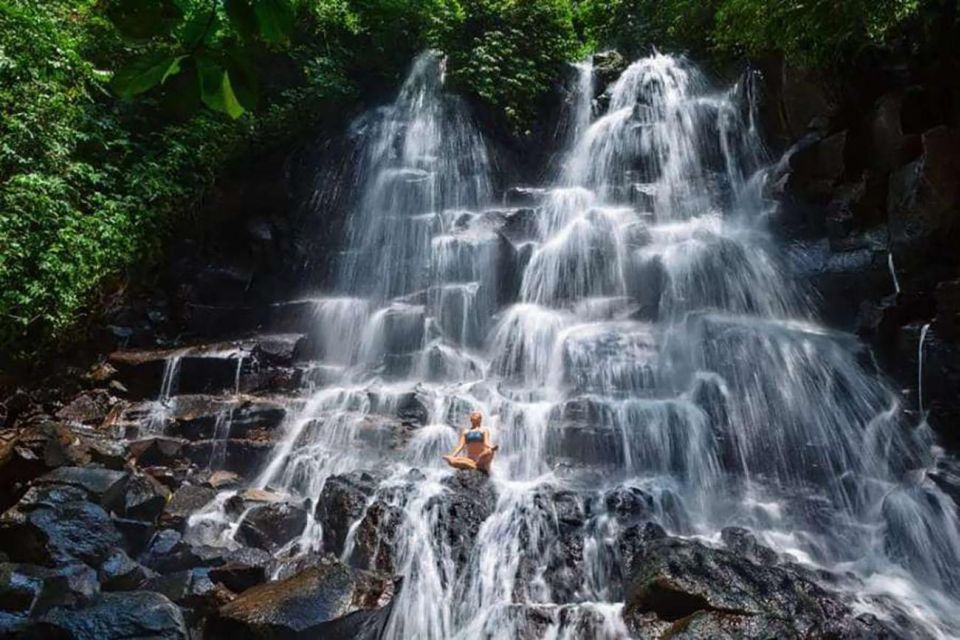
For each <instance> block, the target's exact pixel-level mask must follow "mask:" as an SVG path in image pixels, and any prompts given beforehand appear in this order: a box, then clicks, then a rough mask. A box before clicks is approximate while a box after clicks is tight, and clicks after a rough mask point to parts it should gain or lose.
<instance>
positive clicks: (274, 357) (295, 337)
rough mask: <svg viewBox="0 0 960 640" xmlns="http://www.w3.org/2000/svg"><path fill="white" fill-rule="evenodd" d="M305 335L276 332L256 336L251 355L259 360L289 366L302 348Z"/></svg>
mask: <svg viewBox="0 0 960 640" xmlns="http://www.w3.org/2000/svg"><path fill="white" fill-rule="evenodd" d="M305 339H306V337H305V336H304V334H302V333H277V334H270V335H263V336H258V337H257V339H256V345H255V346H254V347H253V355H254V357H256V358H257V359H258V360H259V361H260V362H263V363H266V364H269V365H274V366H289V365H290V364H292V363H293V361H294V360H295V359H296V358H297V356H298V355H299V354H300V352H301V351H302V349H303V346H304V343H305Z"/></svg>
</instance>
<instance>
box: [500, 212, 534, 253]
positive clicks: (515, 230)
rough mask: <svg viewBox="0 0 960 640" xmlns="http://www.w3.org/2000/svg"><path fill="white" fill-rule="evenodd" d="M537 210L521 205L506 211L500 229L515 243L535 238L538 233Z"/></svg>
mask: <svg viewBox="0 0 960 640" xmlns="http://www.w3.org/2000/svg"><path fill="white" fill-rule="evenodd" d="M538 226H539V225H538V221H537V210H536V209H534V208H531V207H522V208H519V209H513V210H511V211H508V212H507V214H506V219H505V221H504V224H503V227H502V231H503V234H504V235H505V236H506V237H507V239H509V240H510V242H512V243H514V244H517V243H520V242H526V241H529V240H535V239H536V238H537V233H538Z"/></svg>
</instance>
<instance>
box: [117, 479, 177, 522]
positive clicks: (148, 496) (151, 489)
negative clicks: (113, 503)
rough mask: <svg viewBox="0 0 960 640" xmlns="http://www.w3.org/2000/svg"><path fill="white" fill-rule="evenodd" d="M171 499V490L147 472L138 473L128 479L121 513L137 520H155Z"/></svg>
mask: <svg viewBox="0 0 960 640" xmlns="http://www.w3.org/2000/svg"><path fill="white" fill-rule="evenodd" d="M169 499H170V490H169V489H167V488H166V487H165V486H163V485H162V484H160V483H159V482H157V481H156V480H154V479H153V478H152V477H150V476H149V475H146V474H137V475H134V476H132V477H130V479H129V480H128V481H127V485H126V488H125V491H124V496H123V505H122V507H121V509H120V513H121V515H123V516H124V517H126V518H133V519H135V520H146V521H149V522H154V521H155V520H156V519H157V518H158V517H159V516H160V514H161V513H162V512H163V510H164V508H165V507H166V505H167V501H168V500H169Z"/></svg>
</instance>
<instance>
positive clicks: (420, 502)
mask: <svg viewBox="0 0 960 640" xmlns="http://www.w3.org/2000/svg"><path fill="white" fill-rule="evenodd" d="M443 65H444V63H443V60H442V59H440V58H439V57H438V56H436V55H434V54H424V55H422V56H421V57H419V58H418V59H417V61H416V62H415V64H414V65H413V69H412V71H411V73H410V76H409V77H408V79H407V81H406V82H405V84H404V85H403V88H402V89H401V91H400V94H399V96H398V97H397V99H396V101H395V102H394V103H393V104H391V105H389V106H386V107H383V108H381V109H377V110H375V111H373V112H371V113H369V114H367V115H366V116H364V117H363V118H361V119H360V120H359V121H358V122H357V123H356V125H355V128H356V132H357V135H358V136H359V137H360V139H361V140H362V144H363V145H364V146H363V154H362V158H363V159H362V163H363V164H362V166H361V167H360V168H359V176H360V182H359V187H358V188H359V197H358V198H357V204H356V206H355V207H354V210H353V212H352V214H351V216H350V218H349V223H348V227H349V231H348V238H347V241H346V243H345V244H346V248H347V251H346V254H345V256H344V259H343V260H342V264H341V267H340V269H339V271H338V273H337V276H336V282H335V285H334V286H333V288H332V290H331V291H330V292H329V293H328V295H326V296H325V297H323V298H322V299H321V300H320V301H319V302H318V303H317V316H316V318H317V320H316V322H317V326H318V331H319V332H320V335H322V337H323V340H322V345H321V350H322V355H321V356H320V362H319V363H318V366H319V368H320V369H322V371H323V376H322V380H321V382H320V384H319V387H318V388H317V389H316V390H315V391H314V392H313V393H312V396H311V397H309V398H308V399H307V400H306V402H305V406H304V408H303V409H302V411H300V412H298V413H297V414H296V415H295V416H294V417H292V418H290V419H289V420H288V421H287V423H286V425H285V429H286V431H285V435H284V439H283V441H282V443H280V444H279V445H278V447H277V449H276V451H275V454H274V456H273V458H272V460H271V462H270V464H269V465H268V466H267V467H266V468H265V469H264V470H263V472H262V474H261V475H260V478H259V479H258V481H257V484H258V485H259V486H262V487H268V486H269V487H275V488H281V489H283V490H285V491H288V492H291V493H294V494H298V495H302V496H304V497H307V498H310V499H312V500H315V499H316V497H317V496H318V495H319V494H320V492H321V490H322V488H323V486H324V483H325V482H326V480H327V479H328V478H329V477H330V476H332V475H334V474H342V473H346V472H349V471H354V470H358V469H361V470H372V471H375V472H377V473H378V474H379V475H378V477H380V478H382V480H381V483H380V489H379V490H378V497H379V498H382V499H385V500H388V501H389V502H390V504H391V506H392V507H395V508H396V509H397V511H396V512H397V513H399V514H402V517H401V523H400V525H399V528H398V533H397V539H396V560H395V566H396V569H397V572H398V573H400V574H402V575H404V576H405V583H404V586H403V589H402V590H401V592H400V595H399V596H398V598H397V600H396V602H395V603H394V607H393V613H392V617H391V620H390V625H389V628H388V636H389V637H391V638H423V639H427V638H436V639H446V638H454V637H462V638H473V637H481V636H482V637H486V638H503V639H508V638H514V637H517V636H519V635H520V634H521V627H522V625H523V624H524V620H525V615H524V611H525V610H528V609H531V608H534V607H536V608H537V609H538V611H540V612H541V613H542V615H544V616H546V617H547V619H548V620H549V621H550V622H549V624H548V629H549V631H548V636H547V637H551V638H574V637H577V638H622V637H626V635H627V631H626V628H625V627H624V624H623V622H622V620H621V618H620V611H621V609H622V599H623V593H622V592H621V591H620V590H619V589H618V588H613V587H612V586H611V584H612V583H611V580H610V575H611V573H612V572H613V571H616V570H617V566H616V565H617V564H618V562H620V559H619V558H617V557H616V554H615V553H614V552H612V551H611V544H610V541H611V540H613V539H615V538H616V535H617V529H616V522H615V521H613V520H612V519H611V518H609V517H606V516H605V515H604V514H603V513H599V514H597V515H595V516H594V519H593V521H592V523H591V525H590V526H587V527H584V529H583V534H582V536H583V540H582V544H583V557H582V560H581V563H582V565H583V566H582V567H581V568H582V573H583V576H584V578H583V580H582V583H581V584H579V585H578V587H577V588H576V589H572V590H564V589H559V588H558V587H557V582H556V580H555V579H554V578H553V577H551V576H550V575H547V574H545V573H543V571H546V569H543V570H541V571H537V570H530V565H531V563H533V565H534V566H540V565H543V566H546V565H548V564H549V559H550V558H551V554H555V553H558V551H557V544H558V541H559V540H560V537H561V531H560V526H559V525H558V521H557V517H556V514H555V513H554V512H553V511H552V510H551V509H549V508H544V506H543V504H544V501H545V497H546V502H547V503H549V501H550V499H551V496H554V495H557V494H558V493H561V492H570V493H572V494H574V495H576V496H579V498H577V499H578V500H581V501H588V497H589V496H600V495H602V494H603V493H604V492H605V491H608V490H611V489H615V488H617V487H628V488H634V489H636V490H639V491H642V492H644V494H645V495H647V496H649V497H650V498H651V500H652V502H653V504H654V505H655V506H654V508H653V513H654V516H653V517H654V518H655V519H657V520H658V521H659V523H660V524H662V525H663V526H664V527H666V528H667V530H668V531H670V532H671V533H672V534H675V535H683V536H698V537H701V538H704V539H707V540H712V539H716V537H717V535H718V532H719V530H720V529H721V528H722V527H725V526H729V525H739V526H745V527H748V528H750V529H752V530H753V531H754V532H755V533H756V534H757V535H758V537H759V538H760V539H761V540H762V541H764V542H765V543H766V544H768V545H770V546H772V547H773V548H774V549H776V550H777V551H778V552H781V553H790V554H792V555H794V557H795V558H797V559H798V560H801V561H804V562H807V563H809V564H812V565H815V566H819V567H825V568H830V569H842V570H845V571H851V572H853V573H855V574H857V575H859V576H861V577H863V578H864V579H865V580H866V581H867V583H868V584H869V585H870V588H871V589H872V590H873V591H874V592H877V593H894V594H896V597H897V598H898V599H899V601H900V602H902V603H903V608H904V609H905V610H908V611H910V612H911V615H913V616H914V617H917V618H919V619H920V620H921V621H922V623H923V624H926V625H928V626H929V628H930V630H931V633H932V634H935V635H936V634H942V635H944V636H946V635H951V634H955V633H960V629H958V628H957V626H956V624H957V621H956V619H953V620H951V616H952V615H953V614H955V612H956V610H955V609H952V607H955V606H956V600H955V599H954V598H955V597H956V595H957V594H958V593H960V583H958V582H960V571H958V569H957V567H958V566H960V565H958V563H960V534H958V528H957V520H956V517H955V515H953V512H952V511H951V509H950V503H949V499H948V498H946V496H944V495H943V494H942V493H940V492H939V491H938V490H937V489H936V488H935V487H934V486H932V485H931V484H930V483H929V482H928V481H927V482H924V481H921V480H911V479H912V478H916V477H917V474H915V473H911V471H913V470H916V469H921V468H923V467H924V466H926V465H929V464H931V462H932V460H931V459H930V455H931V454H930V453H929V451H930V441H929V435H928V434H927V433H926V431H925V428H924V427H919V428H914V427H913V426H912V425H910V424H908V423H907V422H906V420H905V418H904V413H903V411H902V408H901V407H900V404H899V400H898V397H897V395H896V394H895V393H894V392H892V391H891V390H890V389H889V388H888V387H887V386H886V385H885V383H884V382H883V381H882V380H879V379H877V377H876V376H875V374H872V373H868V372H866V371H864V370H863V369H862V368H861V366H860V365H859V364H858V362H857V360H856V358H855V356H854V351H855V350H856V349H857V347H858V345H857V344H856V341H855V340H854V339H853V338H852V337H850V336H847V335H843V334H837V333H834V332H832V331H829V330H827V329H825V328H823V327H821V326H819V325H818V324H817V322H816V320H815V318H814V317H813V313H812V311H811V310H810V308H811V307H810V305H809V303H808V302H807V300H806V299H805V297H804V296H803V295H802V293H801V291H799V290H798V289H797V288H796V287H795V286H794V284H793V283H792V281H791V279H790V277H789V275H788V274H787V273H785V268H784V266H783V264H782V262H781V259H780V252H779V248H778V247H777V246H776V245H775V244H774V243H773V242H772V241H771V240H770V238H768V236H767V234H766V232H765V229H764V221H766V220H768V219H769V215H768V214H769V213H770V211H769V210H770V208H771V205H770V203H768V202H766V201H764V200H763V198H762V197H761V194H762V193H763V184H764V183H763V181H764V178H765V171H764V169H765V165H764V153H763V146H762V144H761V142H760V140H759V138H758V135H757V131H756V129H755V127H754V126H753V116H754V114H753V112H752V109H753V105H752V103H751V100H750V97H751V96H752V92H751V91H750V89H751V87H749V86H744V85H740V86H735V87H732V88H730V89H729V90H716V89H714V88H712V87H711V86H710V85H708V83H707V82H706V81H705V80H704V78H703V77H702V75H701V74H700V72H699V71H698V70H697V69H696V68H695V67H694V66H693V65H691V64H689V63H687V62H685V61H683V60H681V59H677V58H674V57H671V56H666V55H655V56H652V57H650V58H646V59H643V60H640V61H637V62H636V63H634V64H633V65H631V66H630V67H629V68H628V69H627V70H626V71H625V72H624V73H623V75H622V76H621V77H620V78H619V80H617V82H616V84H615V85H614V86H613V89H612V92H611V94H610V100H609V107H608V108H607V109H606V111H605V112H604V113H601V114H594V113H593V111H592V109H593V101H592V99H591V98H592V93H593V85H594V79H593V75H592V73H593V69H592V66H591V65H590V64H581V65H578V66H577V69H578V72H579V77H578V78H577V80H576V87H578V90H577V91H576V92H575V94H576V95H575V97H574V99H573V100H571V103H570V107H569V108H571V109H572V110H573V111H574V113H572V114H571V118H570V120H569V121H570V122H572V123H573V128H574V130H573V134H572V138H573V142H572V144H571V147H570V150H569V152H568V155H567V159H566V163H565V165H564V170H563V172H562V176H561V177H560V178H559V179H558V180H557V183H556V184H555V185H553V186H552V187H551V188H549V189H547V190H546V192H545V194H544V198H543V201H542V202H541V203H539V204H537V205H536V206H533V207H530V208H524V207H505V206H498V205H497V202H498V199H499V198H498V195H497V193H496V192H495V189H494V186H493V183H494V177H495V175H494V167H493V165H492V161H491V157H492V156H491V154H490V150H489V147H488V142H487V141H485V140H484V138H483V135H482V133H481V132H480V131H479V130H478V129H477V128H476V127H475V126H474V124H473V123H472V121H471V119H470V117H469V115H468V112H467V111H466V109H465V108H464V106H463V105H462V104H461V102H460V101H459V100H458V99H456V98H455V97H453V96H450V95H447V94H445V93H444V91H443ZM747 85H749V82H747ZM411 393H413V394H416V397H417V398H418V399H419V401H420V402H422V403H423V404H424V405H425V406H426V407H427V408H428V410H429V419H428V421H427V422H428V424H427V425H426V426H422V427H420V428H417V429H415V430H413V432H412V433H411V434H410V436H409V438H408V439H407V440H405V441H404V442H403V444H402V445H401V446H400V447H399V449H398V448H397V447H383V446H374V445H371V444H370V440H369V438H368V437H367V434H368V433H369V430H370V428H371V420H372V418H373V417H375V416H381V415H384V416H390V415H395V414H396V412H397V410H398V409H400V408H401V406H402V405H403V403H405V402H408V400H409V397H410V394H411ZM475 409H476V410H480V411H482V412H483V414H484V416H485V421H486V423H487V425H488V426H489V427H490V428H491V430H492V432H493V437H494V440H495V441H496V442H497V443H499V444H500V446H501V450H500V453H499V454H498V457H497V459H496V461H495V463H494V474H493V478H492V480H493V482H494V484H495V487H496V492H497V495H498V498H497V505H496V508H495V511H494V513H493V515H492V516H490V517H489V518H488V519H487V520H486V521H485V522H484V523H483V525H482V527H481V529H480V532H479V534H478V539H477V541H476V545H475V548H474V549H473V550H472V552H471V553H470V555H469V558H468V559H467V561H466V564H465V566H460V565H458V563H456V562H454V560H453V559H452V558H453V556H452V554H454V553H455V550H452V549H451V548H450V547H449V545H447V544H446V543H445V542H444V541H443V540H441V539H438V537H437V535H436V533H435V532H436V530H437V529H436V526H435V524H436V519H437V517H438V513H437V511H436V509H437V506H436V505H437V501H435V500H432V499H431V498H432V497H434V496H435V495H437V494H438V493H440V492H443V491H445V490H446V489H445V488H444V485H443V484H442V483H441V480H442V479H443V478H444V477H445V476H447V475H449V474H451V473H452V472H451V471H450V470H449V469H448V468H446V466H445V465H444V463H443V462H442V461H441V460H440V458H439V455H440V454H441V453H443V452H446V451H448V450H449V449H451V448H452V446H453V444H454V442H455V440H456V433H457V430H458V429H460V428H463V427H464V426H465V424H466V415H467V414H468V413H469V412H470V411H471V410H475ZM414 468H416V469H419V470H420V471H421V473H413V474H411V473H410V471H411V469H414ZM584 496H587V497H584ZM601 504H602V501H601ZM321 531H322V523H313V524H312V526H310V527H308V529H307V533H306V534H305V536H306V537H307V538H309V540H304V541H303V542H305V543H307V544H305V545H304V547H305V548H307V547H309V548H318V547H319V546H321V544H322V543H321V542H320V535H321ZM344 557H345V558H349V553H344ZM865 606H867V605H865ZM951 612H952V613H951Z"/></svg>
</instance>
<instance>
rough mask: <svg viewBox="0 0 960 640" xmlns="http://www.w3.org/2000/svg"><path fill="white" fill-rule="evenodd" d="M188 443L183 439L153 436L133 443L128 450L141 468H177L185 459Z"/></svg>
mask: <svg viewBox="0 0 960 640" xmlns="http://www.w3.org/2000/svg"><path fill="white" fill-rule="evenodd" d="M186 443H187V441H186V440H184V439H183V438H167V437H164V436H151V437H149V438H142V439H140V440H133V441H131V442H130V443H129V445H128V448H129V451H130V457H131V458H132V459H133V461H134V462H136V463H137V465H138V466H140V467H152V466H176V465H177V464H178V463H179V461H180V460H182V459H183V456H184V445H186Z"/></svg>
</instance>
